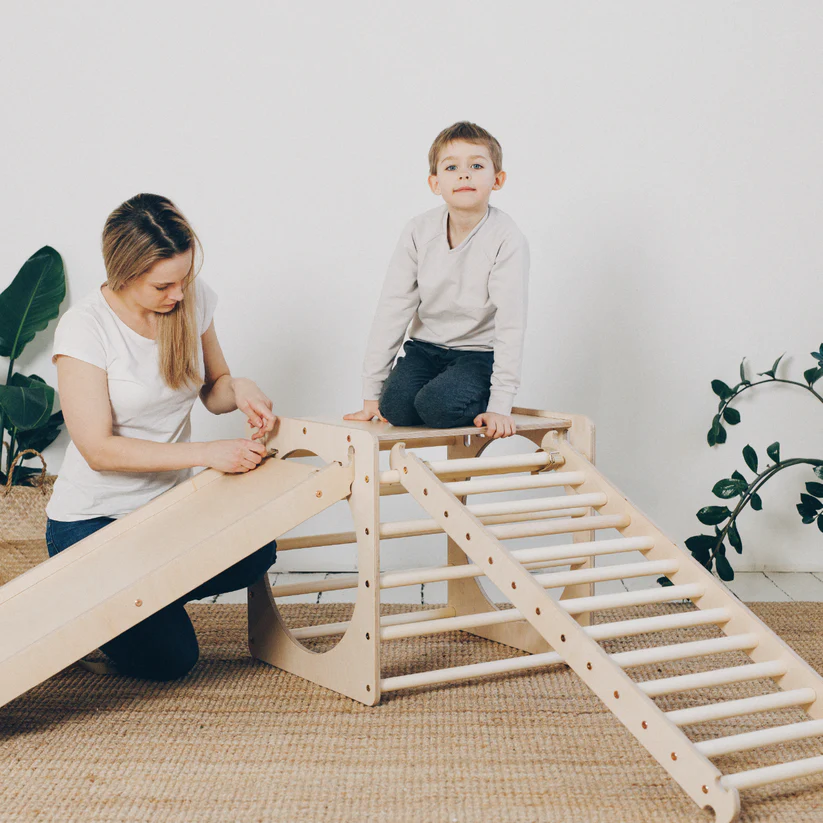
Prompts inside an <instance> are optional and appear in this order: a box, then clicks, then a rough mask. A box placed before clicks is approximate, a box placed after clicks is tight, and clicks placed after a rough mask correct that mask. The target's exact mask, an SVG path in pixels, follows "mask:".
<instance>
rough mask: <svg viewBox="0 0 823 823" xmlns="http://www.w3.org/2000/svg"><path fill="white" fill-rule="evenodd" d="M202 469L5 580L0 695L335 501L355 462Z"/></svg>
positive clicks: (7, 695) (16, 690)
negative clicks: (233, 472) (250, 469)
mask: <svg viewBox="0 0 823 823" xmlns="http://www.w3.org/2000/svg"><path fill="white" fill-rule="evenodd" d="M347 463H348V465H341V464H340V463H330V464H329V465H327V466H326V467H324V468H322V469H320V470H316V469H313V468H311V467H309V466H305V465H302V464H299V463H289V462H285V461H282V460H274V459H268V460H266V461H264V462H263V463H262V464H261V465H260V466H259V467H258V468H257V469H255V470H254V471H253V472H249V473H247V474H237V475H224V474H221V473H220V472H218V471H214V470H208V471H204V472H202V473H201V474H199V475H197V476H196V477H194V478H192V479H191V480H189V481H186V482H185V483H181V484H180V485H179V486H177V487H175V488H174V489H172V490H171V491H169V492H167V493H166V494H163V495H161V496H160V497H158V498H157V499H156V500H153V501H152V502H151V503H149V504H148V505H146V506H143V507H142V508H140V509H138V510H137V511H135V512H133V513H132V514H130V515H128V516H127V517H124V518H122V519H121V520H118V521H116V522H114V523H112V524H111V525H109V526H106V527H105V528H103V529H101V530H100V531H99V532H96V533H95V534H93V535H91V536H90V537H88V538H86V539H85V540H82V541H80V542H79V543H76V544H75V545H74V546H71V547H70V548H69V549H66V550H65V551H63V552H61V553H60V554H59V555H57V556H56V557H53V558H51V559H50V560H48V561H46V562H45V563H42V564H41V565H39V566H37V567H36V568H34V569H31V570H30V571H28V572H26V573H25V574H23V575H21V576H20V577H17V578H15V579H14V580H12V581H10V582H9V583H7V584H6V585H5V586H3V587H2V588H0V626H2V631H1V632H0V706H2V705H4V704H5V703H7V702H8V701H10V700H12V699H13V698H15V697H17V696H18V695H20V694H22V693H23V692H25V691H26V690H27V689H30V688H32V687H33V686H36V685H37V684H38V683H41V682H42V681H44V680H46V679H47V678H48V677H51V676H52V675H53V674H56V673H57V672H59V671H60V670H61V669H63V668H65V667H66V666H68V665H70V664H72V663H74V662H75V661H76V660H79V659H80V658H81V657H83V656H84V655H86V654H88V653H89V652H91V651H93V650H94V649H96V648H98V647H99V646H100V645H101V644H103V643H106V642H107V641H109V640H112V639H113V638H115V637H116V636H117V635H119V634H121V633H122V632H124V631H125V630H126V629H129V628H131V627H132V626H134V625H135V624H137V623H139V622H140V621H141V620H143V619H145V618H146V617H148V616H149V615H151V614H153V613H154V612H156V611H159V610H160V609H162V608H163V607H164V606H167V605H168V604H169V603H172V602H173V601H175V600H176V599H177V598H179V597H182V596H183V595H184V594H186V593H187V592H190V591H191V590H192V589H194V588H196V587H197V586H199V585H200V584H201V583H204V582H205V581H207V580H209V579H210V578H212V577H214V576H215V575H216V574H219V573H220V572H222V571H224V570H225V569H227V568H228V567H229V566H232V565H233V564H235V563H237V562H239V561H240V560H242V559H243V558H244V557H247V556H248V555H249V554H251V553H252V552H254V551H256V550H257V549H259V548H261V547H262V546H264V545H265V544H266V543H268V542H270V541H271V540H274V539H276V538H277V537H279V536H280V535H281V534H283V533H284V532H287V531H289V530H290V529H292V528H294V527H295V526H296V525H298V524H299V523H301V522H302V521H303V520H306V519H308V518H309V517H312V516H313V515H315V514H317V513H318V512H320V511H322V510H323V509H325V508H327V507H328V506H330V505H332V504H333V503H335V502H337V501H338V500H341V499H343V498H345V497H347V496H348V495H349V493H350V489H351V481H352V466H351V461H347Z"/></svg>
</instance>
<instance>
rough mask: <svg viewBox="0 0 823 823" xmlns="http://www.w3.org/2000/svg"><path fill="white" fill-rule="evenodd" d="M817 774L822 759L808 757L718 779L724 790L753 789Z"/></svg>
mask: <svg viewBox="0 0 823 823" xmlns="http://www.w3.org/2000/svg"><path fill="white" fill-rule="evenodd" d="M819 772H823V757H809V758H806V759H805V760H795V761H793V762H792V763H780V764H779V765H777V766H766V767H765V768H762V769H752V770H751V771H748V772H738V773H737V774H727V775H724V776H723V777H721V778H720V784H721V785H722V786H723V787H724V788H726V789H754V788H756V787H757V786H765V785H767V784H769V783H779V782H780V781H781V780H791V779H792V778H795V777H807V776H808V775H810V774H818V773H819Z"/></svg>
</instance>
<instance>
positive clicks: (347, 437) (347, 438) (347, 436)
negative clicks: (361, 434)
mask: <svg viewBox="0 0 823 823" xmlns="http://www.w3.org/2000/svg"><path fill="white" fill-rule="evenodd" d="M346 442H347V443H351V435H350V434H347V435H346Z"/></svg>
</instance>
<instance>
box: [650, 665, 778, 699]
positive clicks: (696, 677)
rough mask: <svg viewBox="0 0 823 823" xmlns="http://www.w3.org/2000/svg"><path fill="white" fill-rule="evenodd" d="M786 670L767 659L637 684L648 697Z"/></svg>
mask: <svg viewBox="0 0 823 823" xmlns="http://www.w3.org/2000/svg"><path fill="white" fill-rule="evenodd" d="M787 671H788V667H787V666H786V664H785V663H784V662H783V661H781V660H769V661H767V662H766V663H754V664H752V665H749V666H732V667H730V668H728V669H714V670H713V671H708V672H698V673H696V674H683V675H680V676H679V677H666V678H663V679H661V680H645V681H643V682H642V683H638V684H637V685H638V688H639V689H640V690H641V691H643V692H645V693H646V694H647V695H648V696H649V697H660V696H661V695H664V694H675V693H676V692H687V691H691V690H693V689H705V688H708V687H710V686H727V685H729V684H730V683H744V682H746V681H748V680H760V679H761V678H766V677H780V676H781V675H784V674H786V672H787Z"/></svg>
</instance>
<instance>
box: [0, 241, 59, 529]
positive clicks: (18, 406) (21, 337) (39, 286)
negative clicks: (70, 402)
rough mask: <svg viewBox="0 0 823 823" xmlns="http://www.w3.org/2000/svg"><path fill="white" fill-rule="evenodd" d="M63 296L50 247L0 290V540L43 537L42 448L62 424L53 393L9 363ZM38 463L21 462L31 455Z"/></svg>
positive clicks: (35, 377)
mask: <svg viewBox="0 0 823 823" xmlns="http://www.w3.org/2000/svg"><path fill="white" fill-rule="evenodd" d="M65 296H66V278H65V274H64V271H63V260H62V258H61V257H60V255H59V254H58V252H57V251H55V250H54V249H53V248H51V246H43V248H42V249H40V250H39V251H37V252H35V253H34V254H33V255H32V256H31V257H30V258H29V259H28V260H27V261H26V262H25V263H24V264H23V267H22V268H21V269H20V271H19V272H18V274H17V276H16V277H15V278H14V280H12V282H11V284H10V285H9V286H8V288H7V289H6V290H5V291H3V292H2V294H0V357H6V358H8V361H9V363H8V370H7V373H6V382H5V385H0V437H1V438H2V442H1V443H0V540H26V539H36V540H42V537H43V531H44V528H45V504H46V501H47V499H48V491H49V489H50V483H49V482H48V481H47V480H46V477H45V468H46V467H45V461H44V460H43V457H42V454H41V452H42V451H43V450H44V449H45V448H46V447H47V446H48V445H49V444H50V443H52V442H53V441H54V439H55V438H56V437H57V435H58V434H59V433H60V427H61V425H62V423H63V415H62V412H57V413H54V412H53V408H54V400H55V395H56V392H55V390H54V389H53V388H52V387H51V386H49V385H48V384H47V383H46V381H45V380H43V378H41V377H39V376H38V375H36V374H29V375H26V374H22V373H20V372H17V371H15V369H14V366H15V362H16V361H17V359H18V358H19V357H20V354H21V353H22V352H23V350H24V349H25V347H26V346H27V345H28V344H29V343H30V342H31V341H32V340H33V339H34V336H35V335H36V334H37V333H38V332H39V331H42V330H43V329H45V328H46V326H47V325H48V324H49V323H50V322H51V321H52V320H54V318H55V317H57V315H58V313H59V310H60V303H61V302H62V301H63V298H64V297H65ZM37 457H39V458H40V461H41V465H40V466H37V467H31V466H26V465H24V463H25V462H26V461H28V460H31V459H32V458H37Z"/></svg>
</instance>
